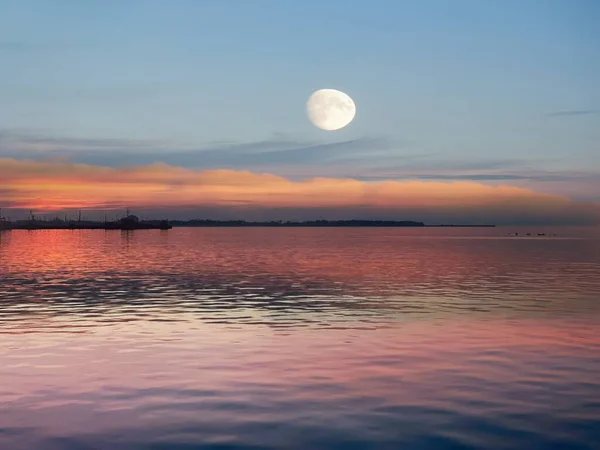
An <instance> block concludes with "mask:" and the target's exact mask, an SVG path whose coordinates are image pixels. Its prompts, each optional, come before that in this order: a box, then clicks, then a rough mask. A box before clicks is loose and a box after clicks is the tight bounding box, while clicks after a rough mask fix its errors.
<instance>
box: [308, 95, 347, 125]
mask: <svg viewBox="0 0 600 450" xmlns="http://www.w3.org/2000/svg"><path fill="white" fill-rule="evenodd" d="M306 111H307V113H308V118H309V119H310V121H311V122H312V123H313V124H314V125H315V126H317V127H319V128H320V129H321V130H327V131H333V130H339V129H340V128H344V127H345V126H346V125H348V124H349V123H350V122H352V119H354V115H355V114H356V106H355V105H354V102H353V101H352V99H351V98H350V96H349V95H347V94H344V93H343V92H341V91H337V90H335V89H320V90H318V91H316V92H314V93H313V94H312V95H311V96H310V98H309V99H308V102H307V103H306Z"/></svg>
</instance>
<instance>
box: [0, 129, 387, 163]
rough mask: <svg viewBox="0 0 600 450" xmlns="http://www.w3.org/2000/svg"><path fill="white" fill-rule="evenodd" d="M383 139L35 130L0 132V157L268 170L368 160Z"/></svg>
mask: <svg viewBox="0 0 600 450" xmlns="http://www.w3.org/2000/svg"><path fill="white" fill-rule="evenodd" d="M391 146H392V143H391V142H389V141H388V140H386V139H383V138H359V139H353V140H347V141H337V142H318V141H316V142H315V141H307V140H299V139H290V138H287V139H286V138H285V137H282V136H276V137H274V138H272V139H268V140H262V141H256V142H213V143H207V144H204V145H200V146H198V145H191V144H189V143H184V142H176V141H166V140H133V139H109V138H105V139H104V138H103V139H82V138H72V137H60V136H59V137H56V136H47V135H44V134H43V133H41V132H39V131H35V130H0V157H2V156H3V157H21V158H22V157H25V158H27V157H29V158H54V157H60V158H67V159H69V160H70V161H73V162H77V163H85V164H100V165H107V166H118V165H124V164H137V165H139V164H152V163H155V162H164V163H167V164H171V165H180V166H185V167H194V168H205V169H210V168H230V169H243V168H249V169H255V168H259V169H269V168H273V167H275V166H281V165H307V164H312V163H326V162H331V161H339V160H347V159H352V158H357V157H368V156H371V155H374V154H376V152H382V151H386V150H389V149H390V148H391Z"/></svg>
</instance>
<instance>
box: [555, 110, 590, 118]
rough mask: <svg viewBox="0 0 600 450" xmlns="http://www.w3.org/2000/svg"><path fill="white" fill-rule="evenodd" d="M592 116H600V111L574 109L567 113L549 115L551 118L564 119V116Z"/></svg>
mask: <svg viewBox="0 0 600 450" xmlns="http://www.w3.org/2000/svg"><path fill="white" fill-rule="evenodd" d="M591 114H600V109H573V110H566V111H556V112H552V113H549V114H548V116H550V117H564V116H588V115H591Z"/></svg>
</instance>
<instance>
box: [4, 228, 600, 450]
mask: <svg viewBox="0 0 600 450" xmlns="http://www.w3.org/2000/svg"><path fill="white" fill-rule="evenodd" d="M510 231H512V230H510ZM560 231H561V233H560V237H558V238H553V239H552V238H539V239H537V238H532V239H512V238H508V237H506V236H505V235H506V233H507V232H508V231H507V230H503V229H433V228H432V229H422V230H413V229H386V230H370V229H268V230H265V229H235V230H232V229H173V230H170V231H168V232H159V231H140V232H130V233H126V232H118V231H115V232H104V231H39V232H37V231H36V232H27V231H12V232H4V233H2V236H1V237H0V271H1V272H0V273H1V274H2V278H1V279H0V335H1V338H2V342H3V345H2V346H0V362H1V365H0V379H1V380H2V382H1V383H0V402H1V403H2V404H4V405H7V407H5V408H2V409H0V423H1V424H2V431H1V432H0V448H11V449H19V448H23V449H25V448H36V449H42V450H44V449H55V448H64V449H79V448H96V449H98V448H99V449H104V448H110V449H120V448H123V449H125V448H127V449H130V448H133V449H137V448H139V449H142V448H144V449H146V448H166V449H169V448H177V449H182V448H185V449H188V448H322V447H333V448H398V447H399V446H402V445H405V446H407V447H410V448H448V447H451V448H469V447H479V448H523V447H524V446H528V447H532V446H533V447H535V446H537V448H547V447H548V446H552V445H555V446H560V447H561V448H593V445H594V444H593V443H594V442H600V432H598V431H597V430H600V404H599V403H598V402H597V401H596V400H594V399H596V398H598V397H599V396H600V383H599V382H598V381H597V379H596V378H597V376H596V375H597V373H599V372H600V356H598V355H600V337H598V334H597V331H596V330H597V329H598V328H599V325H600V304H599V303H598V301H597V300H598V298H600V286H599V284H598V282H597V281H596V280H598V279H600V246H599V244H600V240H598V239H597V238H594V236H595V234H594V231H592V232H590V231H586V230H579V229H565V230H560ZM153 445H154V447H152V446H153Z"/></svg>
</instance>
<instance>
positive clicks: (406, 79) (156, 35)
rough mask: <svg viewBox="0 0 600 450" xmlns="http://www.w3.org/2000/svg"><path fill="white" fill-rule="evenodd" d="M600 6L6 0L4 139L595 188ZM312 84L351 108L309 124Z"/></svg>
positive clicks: (25, 145)
mask: <svg viewBox="0 0 600 450" xmlns="http://www.w3.org/2000/svg"><path fill="white" fill-rule="evenodd" d="M598 23H600V3H599V2H597V1H594V0H577V1H567V0H563V1H558V0H547V1H534V0H522V1H516V0H505V1H487V0H479V1H476V0H456V1H442V0H424V1H399V0H389V1H383V0H371V1H353V0H344V1H335V0H330V1H317V0H303V1H276V0H270V1H267V0H252V1H250V0H238V1H235V0H229V1H225V0H223V1H216V0H211V1H208V0H206V1H202V0H171V1H166V0H163V1H143V0H139V1H133V0H103V1H80V0H38V1H33V0H0V68H1V70H0V157H2V156H5V157H19V156H20V157H24V156H33V157H36V158H41V157H44V156H52V157H68V158H70V159H72V160H75V161H80V162H88V163H92V164H106V165H119V164H132V163H136V162H139V163H140V164H144V163H147V162H153V161H164V162H167V163H171V164H176V165H183V166H188V167H198V168H233V169H248V170H253V171H261V170H265V171H269V172H271V173H276V174H281V175H284V176H289V177H310V176H317V175H319V176H321V175H326V176H339V177H342V176H352V177H356V178H361V179H377V178H378V177H388V178H398V177H400V178H401V177H403V176H404V177H406V176H421V177H423V178H425V179H427V177H430V178H438V179H449V178H450V179H451V178H452V177H467V178H469V177H471V178H472V179H477V177H478V176H479V177H482V176H483V177H484V178H485V176H486V174H487V175H489V176H488V178H487V179H483V180H482V181H484V182H487V183H492V184H493V183H497V182H498V179H495V178H494V176H495V177H496V178H497V177H500V178H499V179H500V181H505V180H511V181H512V182H513V184H515V183H516V184H521V185H527V186H530V185H531V184H532V183H533V184H535V183H537V184H536V186H538V185H539V186H542V188H541V190H542V191H544V190H548V191H551V192H559V193H560V192H562V191H564V192H565V193H567V194H571V193H573V195H575V196H578V197H581V198H592V199H597V198H598V196H599V194H597V193H593V192H590V191H589V186H593V184H590V180H592V182H595V181H598V186H599V189H598V192H600V181H599V180H600V178H599V176H598V174H599V173H600V82H599V80H600V28H599V27H598ZM319 88H336V89H340V90H343V91H345V92H347V93H348V94H349V95H351V96H352V97H353V99H354V100H355V102H356V105H357V116H356V119H355V121H354V122H353V123H352V124H351V125H350V126H348V127H347V128H345V129H343V130H340V131H338V132H333V133H331V132H325V131H321V130H318V129H316V128H315V127H313V126H312V125H311V124H310V123H309V121H308V120H307V118H306V113H305V102H306V100H307V98H308V96H309V95H310V94H311V92H312V91H314V90H316V89H319ZM348 143H349V144H348ZM307 149H308V150H307ZM268 152H270V153H268ZM407 174H408V175H407ZM502 176H504V178H502ZM551 176H554V179H550V180H549V179H548V177H551ZM511 177H512V178H511ZM518 177H523V178H521V179H519V178H518ZM536 177H537V178H536ZM544 177H545V178H544ZM557 177H562V179H561V181H557ZM570 177H572V178H573V179H574V180H575V181H574V182H573V183H571V184H569V182H570ZM582 179H583V180H584V181H582V183H583V184H581V185H580V184H577V183H578V181H577V180H580V181H581V180H582ZM539 183H545V184H543V185H542V184H539ZM582 186H583V187H582Z"/></svg>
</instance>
